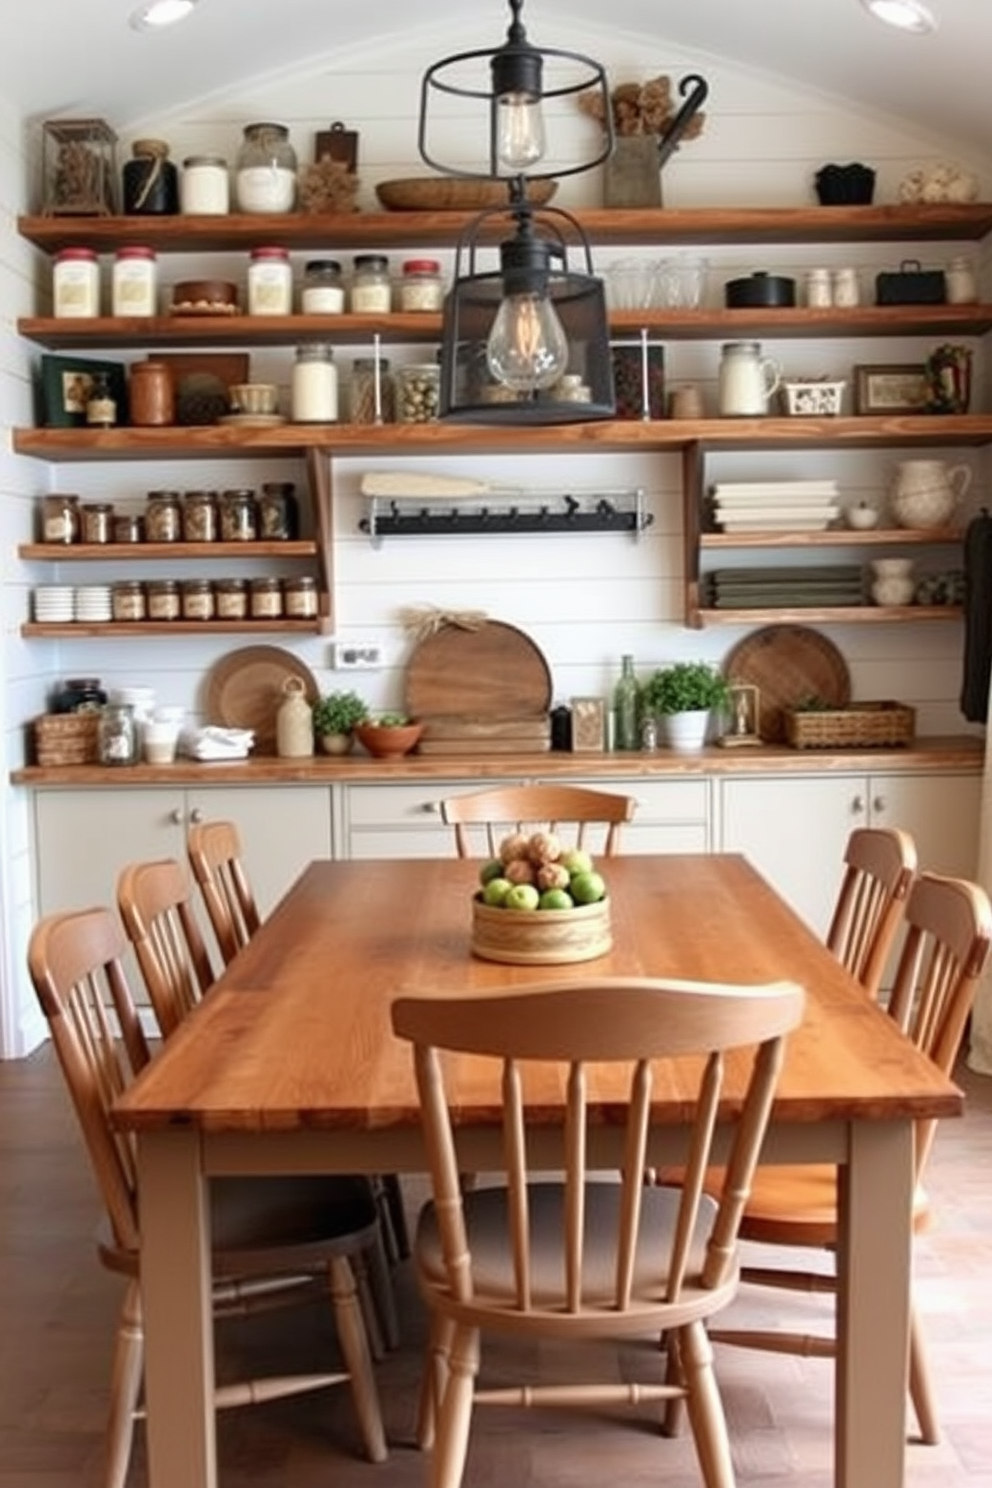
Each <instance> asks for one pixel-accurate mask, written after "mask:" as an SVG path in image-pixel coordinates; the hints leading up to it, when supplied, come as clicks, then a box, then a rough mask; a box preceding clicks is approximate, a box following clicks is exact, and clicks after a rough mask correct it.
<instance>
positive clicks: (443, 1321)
mask: <svg viewBox="0 0 992 1488" xmlns="http://www.w3.org/2000/svg"><path fill="white" fill-rule="evenodd" d="M454 1336H455V1325H454V1323H452V1322H449V1320H448V1319H447V1318H443V1317H434V1318H433V1320H432V1322H431V1335H430V1338H429V1340H428V1343H427V1354H426V1357H425V1359H424V1371H423V1374H422V1376H421V1380H420V1401H419V1404H418V1406H417V1446H418V1447H420V1449H421V1451H423V1452H429V1451H430V1450H431V1448H432V1447H433V1446H434V1433H435V1430H436V1427H437V1413H438V1409H439V1407H440V1404H441V1400H442V1397H443V1395H444V1392H445V1389H446V1388H447V1384H448V1360H449V1358H450V1355H451V1345H452V1342H453V1340H454Z"/></svg>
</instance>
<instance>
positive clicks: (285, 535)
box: [258, 481, 300, 542]
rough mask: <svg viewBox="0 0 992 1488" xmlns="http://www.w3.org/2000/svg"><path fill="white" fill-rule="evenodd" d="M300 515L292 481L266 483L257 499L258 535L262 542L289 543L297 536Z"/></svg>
mask: <svg viewBox="0 0 992 1488" xmlns="http://www.w3.org/2000/svg"><path fill="white" fill-rule="evenodd" d="M299 530H300V515H299V507H298V505H297V501H296V487H295V486H294V484H293V482H292V481H266V482H265V484H264V485H263V486H262V490H261V492H260V494H259V498H258V535H259V537H260V538H261V539H262V540H263V542H290V541H292V539H293V538H295V537H297V536H298V535H299Z"/></svg>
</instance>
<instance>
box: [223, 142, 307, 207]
mask: <svg viewBox="0 0 992 1488" xmlns="http://www.w3.org/2000/svg"><path fill="white" fill-rule="evenodd" d="M234 192H235V197H236V199H237V204H238V210H239V212H291V211H292V210H293V208H294V206H295V205H296V151H295V150H294V149H293V146H292V145H291V144H290V142H289V130H288V129H287V128H286V126H285V124H264V123H263V124H246V125H245V127H244V139H243V140H242V143H241V148H240V150H239V151H238V158H237V160H236V162H235V175H234Z"/></svg>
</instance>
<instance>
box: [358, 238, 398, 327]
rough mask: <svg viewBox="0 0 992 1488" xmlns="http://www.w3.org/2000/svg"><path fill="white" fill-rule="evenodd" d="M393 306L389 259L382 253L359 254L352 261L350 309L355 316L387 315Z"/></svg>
mask: <svg viewBox="0 0 992 1488" xmlns="http://www.w3.org/2000/svg"><path fill="white" fill-rule="evenodd" d="M392 306H393V289H392V285H391V283H390V281H389V259H388V258H386V256H385V254H382V253H360V254H359V255H358V256H357V258H356V259H355V260H354V272H353V274H352V279H351V309H352V312H353V314H355V315H388V314H389V312H390V310H391V309H392Z"/></svg>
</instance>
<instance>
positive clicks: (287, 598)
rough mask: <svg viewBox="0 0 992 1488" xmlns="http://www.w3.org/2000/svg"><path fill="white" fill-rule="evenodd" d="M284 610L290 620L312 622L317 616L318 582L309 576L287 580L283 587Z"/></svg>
mask: <svg viewBox="0 0 992 1488" xmlns="http://www.w3.org/2000/svg"><path fill="white" fill-rule="evenodd" d="M282 596H283V610H284V611H285V614H286V616H287V618H288V619H290V620H312V619H314V617H315V616H316V614H317V581H316V579H312V578H310V576H309V575H308V574H301V575H300V577H299V578H295V579H286V581H285V582H284V584H283V586H282Z"/></svg>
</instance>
